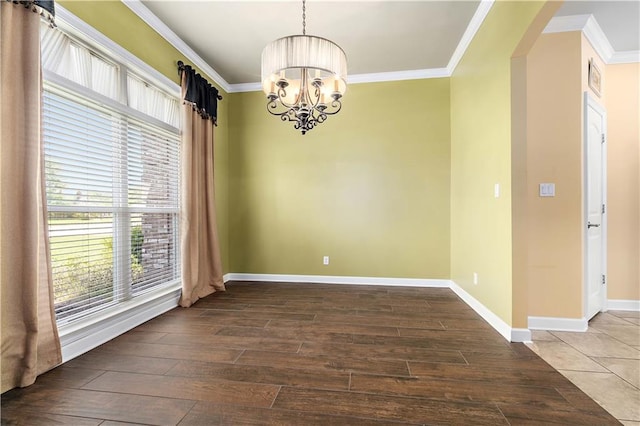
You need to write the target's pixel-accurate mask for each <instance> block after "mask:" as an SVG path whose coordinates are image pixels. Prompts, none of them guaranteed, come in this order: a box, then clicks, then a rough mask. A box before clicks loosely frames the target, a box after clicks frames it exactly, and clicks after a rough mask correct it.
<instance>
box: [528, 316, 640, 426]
mask: <svg viewBox="0 0 640 426" xmlns="http://www.w3.org/2000/svg"><path fill="white" fill-rule="evenodd" d="M527 345H528V346H529V347H530V348H531V349H532V350H533V351H534V352H536V353H537V354H538V355H539V356H540V357H541V358H542V359H544V360H545V361H547V362H548V363H549V364H550V365H551V366H552V367H553V368H555V369H556V370H558V371H559V372H560V373H562V374H563V375H564V376H565V377H567V378H568V379H569V380H571V381H572V382H573V383H574V384H575V385H576V386H578V387H579V388H580V389H582V391H584V392H585V393H586V394H587V395H589V396H590V397H591V398H593V399H594V400H595V401H596V402H597V403H598V404H600V405H601V406H602V407H604V409H605V410H607V411H608V412H609V413H611V414H612V415H613V416H614V417H615V418H617V419H618V420H620V422H621V423H622V424H624V425H628V426H631V425H633V426H640V312H629V311H608V312H602V313H600V314H598V315H596V316H595V317H594V318H593V319H592V320H591V321H589V329H588V330H587V331H586V332H585V333H570V332H560V331H534V332H533V342H531V343H528V344H527Z"/></svg>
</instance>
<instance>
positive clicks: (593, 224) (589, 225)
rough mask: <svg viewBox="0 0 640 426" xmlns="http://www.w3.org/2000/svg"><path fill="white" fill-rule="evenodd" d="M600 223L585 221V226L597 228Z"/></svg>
mask: <svg viewBox="0 0 640 426" xmlns="http://www.w3.org/2000/svg"><path fill="white" fill-rule="evenodd" d="M599 226H600V224H599V223H591V222H587V228H597V227H599Z"/></svg>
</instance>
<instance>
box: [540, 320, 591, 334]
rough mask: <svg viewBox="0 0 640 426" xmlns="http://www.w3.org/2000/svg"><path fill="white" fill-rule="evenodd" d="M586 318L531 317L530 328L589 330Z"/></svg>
mask: <svg viewBox="0 0 640 426" xmlns="http://www.w3.org/2000/svg"><path fill="white" fill-rule="evenodd" d="M588 323H589V322H588V321H587V319H586V318H554V317H529V323H528V326H529V329H530V330H548V331H581V332H582V331H587V328H588Z"/></svg>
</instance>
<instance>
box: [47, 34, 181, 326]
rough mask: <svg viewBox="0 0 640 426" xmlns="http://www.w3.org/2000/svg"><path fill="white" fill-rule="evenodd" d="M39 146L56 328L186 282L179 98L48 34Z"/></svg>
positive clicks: (104, 57) (92, 52)
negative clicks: (181, 222)
mask: <svg viewBox="0 0 640 426" xmlns="http://www.w3.org/2000/svg"><path fill="white" fill-rule="evenodd" d="M42 38H43V41H42V45H43V68H44V109H43V138H44V146H45V174H46V192H47V204H48V210H49V242H50V249H51V261H52V267H53V282H54V296H55V311H56V315H57V318H58V323H70V322H73V321H76V320H79V319H81V318H85V317H86V316H87V315H90V314H94V313H96V312H98V311H100V310H103V309H105V308H109V307H111V306H114V305H116V304H119V303H122V302H125V301H128V300H131V299H133V298H136V297H139V296H142V295H144V294H148V293H149V292H152V291H154V290H157V289H159V288H164V287H166V286H168V285H175V283H176V282H177V281H178V279H179V276H180V256H179V241H180V240H179V233H178V228H179V226H178V225H179V224H178V212H179V201H180V181H179V177H180V173H179V164H180V137H179V130H178V125H179V102H178V97H177V96H176V95H175V94H174V95H172V94H170V93H169V91H167V90H163V88H161V87H158V86H157V85H155V84H152V83H150V82H149V80H150V79H147V78H145V76H144V75H141V73H140V72H136V71H133V70H129V69H127V67H126V66H125V65H124V64H122V63H119V62H118V61H117V60H114V59H111V58H109V57H108V56H107V55H104V54H102V53H101V52H98V51H96V50H95V49H92V48H91V47H88V46H86V45H84V44H83V43H82V42H81V41H79V40H78V39H76V38H74V37H72V36H70V35H68V34H65V33H64V32H62V31H61V30H60V29H51V28H49V27H48V26H43V28H42Z"/></svg>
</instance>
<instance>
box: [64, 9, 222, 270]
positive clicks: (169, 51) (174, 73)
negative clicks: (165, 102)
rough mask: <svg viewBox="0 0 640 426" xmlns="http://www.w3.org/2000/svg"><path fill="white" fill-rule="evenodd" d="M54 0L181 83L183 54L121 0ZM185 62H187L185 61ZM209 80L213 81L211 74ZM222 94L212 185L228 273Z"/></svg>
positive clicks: (219, 105) (219, 106)
mask: <svg viewBox="0 0 640 426" xmlns="http://www.w3.org/2000/svg"><path fill="white" fill-rule="evenodd" d="M56 3H58V4H59V5H61V6H62V7H64V8H65V9H67V10H68V11H69V12H71V13H73V14H74V15H76V16H77V17H78V18H80V19H82V20H83V21H85V22H86V23H87V24H89V25H91V26H92V27H94V28H95V29H97V30H98V31H100V32H101V33H103V34H104V35H105V36H107V37H109V38H110V39H111V40H113V41H114V42H116V43H117V44H119V45H120V46H122V47H123V48H125V49H127V50H128V51H129V52H131V53H132V54H134V55H135V56H137V57H138V58H140V59H141V60H143V61H144V62H146V63H147V64H148V65H150V66H151V67H153V68H155V69H156V70H157V71H159V72H160V73H162V74H164V75H165V76H167V77H168V78H170V79H171V80H173V81H175V82H176V83H179V82H180V81H179V79H178V69H177V61H178V60H184V56H183V55H182V54H181V53H180V52H179V51H178V50H177V49H175V48H174V47H173V46H172V45H171V44H169V43H168V42H167V41H166V40H165V39H164V38H163V37H162V36H160V35H159V34H158V33H157V32H156V31H155V30H153V29H152V28H151V27H149V26H148V25H147V24H146V23H145V22H144V21H143V20H141V19H140V18H138V16H136V15H135V14H134V13H133V12H131V10H130V9H129V8H128V7H126V6H125V5H124V4H123V3H122V2H120V1H70V0H59V1H57V2H56ZM184 61H185V63H188V61H186V60H184ZM198 71H200V70H198ZM200 72H202V71H200ZM203 74H204V73H203ZM205 75H206V74H205ZM209 81H211V82H212V83H215V82H214V80H213V79H212V78H210V77H209ZM220 90H221V89H220ZM221 95H222V96H223V97H224V100H223V101H222V102H221V103H219V104H218V127H217V128H216V140H215V144H216V146H215V152H214V154H215V167H216V169H215V174H216V176H215V180H216V182H215V188H216V206H217V214H218V232H219V238H220V250H221V252H222V263H223V269H224V272H225V273H227V272H229V225H228V224H229V216H228V212H229V209H228V205H229V191H228V188H229V184H228V182H229V180H228V176H229V171H228V164H229V162H228V155H229V130H228V128H229V125H228V122H229V112H228V109H229V95H228V94H227V93H225V92H224V91H222V90H221Z"/></svg>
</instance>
